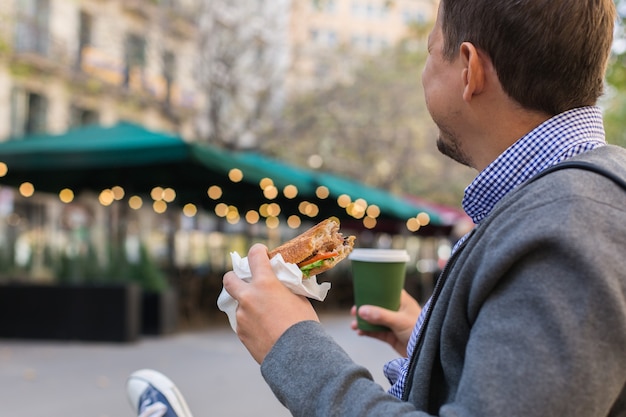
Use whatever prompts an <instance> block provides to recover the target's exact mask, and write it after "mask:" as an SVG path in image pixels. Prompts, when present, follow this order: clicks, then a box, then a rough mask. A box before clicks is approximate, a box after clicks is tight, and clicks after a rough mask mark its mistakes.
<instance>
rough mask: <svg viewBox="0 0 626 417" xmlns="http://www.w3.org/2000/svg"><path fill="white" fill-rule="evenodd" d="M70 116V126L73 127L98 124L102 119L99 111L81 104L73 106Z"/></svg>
mask: <svg viewBox="0 0 626 417" xmlns="http://www.w3.org/2000/svg"><path fill="white" fill-rule="evenodd" d="M70 117H71V120H70V126H72V127H78V126H86V125H91V124H96V123H98V122H99V121H100V120H99V116H98V112H96V111H94V110H89V109H84V108H82V107H79V106H72V110H71V114H70Z"/></svg>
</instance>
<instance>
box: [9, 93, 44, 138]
mask: <svg viewBox="0 0 626 417" xmlns="http://www.w3.org/2000/svg"><path fill="white" fill-rule="evenodd" d="M47 113H48V100H47V99H46V97H44V96H42V95H40V94H37V93H32V92H27V91H24V90H22V89H18V88H15V89H13V91H12V92H11V135H12V136H24V135H30V134H34V133H42V132H45V131H46V122H47Z"/></svg>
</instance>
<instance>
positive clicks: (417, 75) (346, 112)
mask: <svg viewBox="0 0 626 417" xmlns="http://www.w3.org/2000/svg"><path fill="white" fill-rule="evenodd" d="M616 3H617V6H618V9H619V10H620V14H621V15H622V16H623V15H626V3H625V2H622V1H618V2H616ZM437 7H438V1H437V0H317V1H315V0H274V1H271V2H269V1H262V0H261V1H252V0H248V1H232V0H230V1H228V0H3V1H2V7H1V8H0V386H2V387H4V388H6V387H9V386H12V387H16V385H15V384H16V383H18V384H19V386H21V387H22V389H21V391H20V393H21V394H20V395H24V396H25V397H28V396H29V395H35V396H41V395H43V394H42V392H43V391H39V392H38V391H37V390H36V389H39V390H44V391H45V392H48V391H47V390H48V388H46V386H45V385H44V386H39V388H35V385H36V384H37V382H38V375H41V373H40V372H38V371H37V367H41V369H51V370H50V372H52V370H55V372H58V373H64V374H65V373H67V374H68V375H67V377H68V378H71V377H72V375H78V374H74V373H72V369H73V366H72V361H73V357H74V353H71V352H73V349H79V348H80V349H85V350H84V351H81V353H77V354H76V355H78V356H80V355H85V356H84V358H85V361H86V362H87V363H88V362H89V360H90V358H96V357H97V355H99V354H100V353H99V352H100V350H99V348H100V347H102V349H105V350H110V352H112V355H113V356H115V355H116V354H121V353H120V352H130V351H128V350H127V349H137V350H136V352H139V353H137V355H139V357H141V355H142V354H141V352H142V350H141V349H143V348H145V346H146V344H148V345H149V346H151V347H152V346H155V347H154V348H155V349H164V351H169V352H178V350H177V348H175V347H173V346H171V345H167V343H172V342H173V341H177V342H178V341H180V340H183V341H185V340H187V339H186V338H187V337H192V338H193V337H198V339H197V340H202V341H203V342H202V343H204V344H203V345H202V346H204V348H203V350H202V355H207V356H209V357H214V358H218V357H219V354H218V353H219V349H220V346H222V347H223V344H221V343H222V342H219V340H223V338H226V339H227V340H229V343H230V342H231V341H233V340H232V339H235V338H234V335H233V334H232V332H231V331H230V329H226V330H227V331H224V326H227V320H226V317H225V316H224V315H223V314H222V313H221V312H219V311H217V308H216V305H215V301H216V299H217V296H218V294H219V291H220V290H221V278H222V275H223V273H224V272H225V271H227V270H229V269H230V266H231V264H230V256H229V253H230V252H232V251H237V252H239V253H240V254H245V253H246V252H247V248H248V247H249V246H250V245H251V244H252V243H254V242H263V243H265V244H266V245H268V246H270V247H272V246H276V245H278V244H279V243H280V242H282V241H284V240H286V239H288V238H290V237H292V236H294V235H295V234H297V233H299V232H300V231H302V229H303V228H305V227H309V226H311V225H313V224H315V223H317V222H319V221H321V220H323V219H325V218H327V217H331V216H333V217H337V218H338V219H339V220H340V221H341V225H342V229H343V230H344V233H346V234H348V233H349V234H355V235H356V236H357V246H360V247H381V248H392V247H393V248H405V249H407V250H408V251H409V253H410V255H411V262H410V263H409V264H408V266H407V284H406V288H407V290H408V291H409V292H411V293H412V294H413V295H414V296H415V297H417V298H418V299H419V300H422V301H423V300H425V299H426V298H427V297H428V295H429V293H430V291H431V289H432V285H433V282H434V280H435V279H436V277H437V275H438V273H439V272H440V270H441V268H442V267H443V265H444V264H445V262H446V260H447V259H448V257H449V255H450V248H451V246H452V245H453V244H454V242H455V241H456V240H457V239H458V238H459V237H460V236H462V235H463V234H465V233H466V232H467V231H469V230H470V229H471V227H472V223H471V221H470V220H469V219H468V218H467V216H466V215H465V214H464V213H463V211H462V209H461V206H460V202H461V199H462V196H463V190H464V188H465V187H466V186H467V185H468V184H469V182H470V181H471V180H472V178H473V176H474V175H475V172H473V171H472V170H470V169H469V168H466V167H462V166H459V165H458V164H456V163H454V162H453V161H451V160H449V159H447V158H445V157H444V156H442V155H440V154H439V153H438V151H437V150H436V146H435V139H436V129H435V127H434V125H433V123H432V121H431V120H430V118H429V115H428V112H427V110H426V108H425V104H424V101H423V98H422V87H421V69H422V66H423V63H424V60H425V57H426V42H427V36H428V33H429V31H430V29H431V27H432V24H433V22H434V18H435V15H436V11H437ZM618 23H620V24H619V25H618V26H617V28H616V41H615V45H614V53H613V55H612V57H611V61H610V63H609V71H608V76H607V80H606V81H607V82H606V91H605V93H606V94H605V95H604V97H603V99H602V102H601V103H600V104H601V106H602V107H603V109H604V111H605V116H606V117H605V118H606V129H607V137H608V140H609V142H611V143H615V144H619V145H622V146H624V145H625V144H626V129H625V128H624V127H625V126H624V124H625V123H626V122H625V121H626V98H625V97H626V96H625V95H624V94H623V92H624V90H625V89H626V65H625V64H626V62H625V60H626V41H625V40H624V29H623V26H622V25H621V19H620V22H618ZM326 275H327V276H324V277H323V280H325V281H326V280H328V281H330V282H332V285H333V289H332V290H331V292H330V294H329V296H328V299H327V300H326V301H325V302H324V303H316V307H317V308H318V309H319V310H320V312H322V313H323V314H325V315H329V317H331V318H332V319H331V323H334V321H333V320H335V315H336V314H338V315H340V317H344V319H343V320H345V314H347V313H346V312H347V311H348V309H349V307H350V306H351V302H352V293H351V280H350V272H349V264H348V263H345V264H340V265H339V267H338V268H336V269H335V270H333V271H331V272H329V273H327V274H326ZM320 278H321V277H320ZM348 320H349V319H348ZM343 324H345V323H343ZM347 326H348V325H347V324H345V327H342V330H341V331H338V332H337V334H338V335H341V334H342V332H343V331H346V332H348V333H349V329H348V327H347ZM198 335H200V336H198ZM219 335H222V336H219ZM220 337H223V338H222V339H220ZM338 337H341V336H338ZM159 342H162V343H164V345H162V346H163V347H158V346H159ZM234 342H237V341H236V340H234ZM46 343H52V345H46ZM111 343H113V345H111ZM224 343H226V342H224ZM50 346H52V347H50ZM213 348H215V349H216V350H215V352H214V351H213V350H212V349H213ZM47 349H52V350H53V351H54V352H55V353H54V354H50V355H46V354H45V353H44V352H46V351H48V350H47ZM57 349H58V350H57ZM117 349H120V351H118V350H117ZM18 351H19V352H27V353H29V354H31V355H32V357H30V356H24V357H21V356H20V354H18V353H17V352H18ZM356 351H358V349H355V352H356ZM68 352H69V354H68ZM214 353H215V355H213V354H214ZM244 353H245V352H244ZM182 356H186V355H182ZM187 356H189V357H193V355H187ZM35 358H38V359H35ZM42 358H43V359H42ZM46 358H47V359H46ZM133 358H134V356H133ZM196 360H199V359H196ZM364 360H366V359H364ZM31 361H32V362H31ZM58 361H61V362H60V363H59V362H58ZM112 361H113V359H112ZM122 362H124V361H122ZM134 362H135V360H134V359H128V360H126V362H125V364H124V366H123V367H122V368H121V369H119V373H120V375H121V374H126V373H129V372H131V371H132V370H134V367H133V364H134ZM143 362H144V364H143V365H142V366H157V365H158V364H159V363H158V361H156V363H153V364H151V363H150V361H143ZM29 363H31V364H30V365H29ZM55 363H56V365H55V366H57V368H54V367H52V368H47V367H48V366H53V364H55ZM381 363H382V362H381ZM74 368H75V367H74ZM171 368H172V369H179V371H178V373H177V376H179V378H181V379H183V380H184V379H185V378H192V377H191V376H190V375H189V374H191V373H193V369H194V366H193V364H192V363H189V364H187V365H182V364H181V366H180V367H178V366H172V367H171ZM64 370H66V371H64ZM183 370H187V371H184V372H183ZM174 372H176V371H174ZM59 377H60V376H59ZM107 378H108V377H105V378H104V379H99V380H98V381H100V382H99V383H96V385H98V384H100V385H103V384H104V385H107V386H108V384H110V379H107ZM193 380H194V381H198V376H197V375H195V376H194V377H193ZM103 381H104V382H103ZM118 382H119V381H117V382H115V383H116V384H117V383H118ZM207 383H208V382H207ZM28 384H31V385H28ZM87 385H89V384H87ZM255 386H258V387H259V389H261V390H263V389H264V387H263V388H262V387H261V386H262V384H261V383H259V384H255ZM31 389H32V391H29V390H31ZM262 392H263V391H262ZM5 394H6V392H5ZM265 394H267V395H269V397H271V393H268V392H265ZM60 395H61V394H60ZM68 395H71V394H70V393H68ZM12 398H13V397H12ZM15 398H21V397H20V396H16V397H15ZM120 400H121V401H124V400H123V398H120ZM58 401H59V402H63V401H65V400H63V399H59V400H58ZM273 401H274V400H273V398H272V399H271V402H272V403H273ZM18 403H19V402H18ZM2 404H12V405H10V407H12V408H10V409H4V410H3V409H2V408H3V407H6V405H5V406H3V405H2ZM17 407H18V405H16V402H12V403H10V402H8V401H0V412H1V414H2V415H7V416H12V415H39V414H37V412H36V411H35V409H32V410H31V411H28V408H25V409H26V410H27V411H26V412H28V413H31V414H24V413H22V414H18V413H17ZM24 407H26V405H24ZM51 407H52V408H50V409H49V412H48V413H47V414H48V415H50V414H52V415H65V416H67V415H69V414H67V412H68V411H67V410H66V409H64V410H63V411H62V412H61V411H59V412H58V413H57V412H55V411H54V410H55V409H54V406H51ZM85 407H86V405H85ZM96 408H97V407H96ZM59 410H60V409H59ZM79 411H81V412H83V414H82V415H95V416H102V415H112V414H107V412H105V411H102V412H100V413H99V411H98V410H97V409H93V410H92V409H88V408H85V409H82V408H80V407H79ZM257 411H258V410H257ZM59 413H60V414H59ZM250 414H252V411H251V412H250ZM257 414H258V413H257ZM261 414H262V413H261ZM129 415H131V414H129ZM222 415H225V414H222ZM236 415H246V414H245V413H243V412H239V413H238V414H236ZM268 415H276V414H272V413H269V414H268Z"/></svg>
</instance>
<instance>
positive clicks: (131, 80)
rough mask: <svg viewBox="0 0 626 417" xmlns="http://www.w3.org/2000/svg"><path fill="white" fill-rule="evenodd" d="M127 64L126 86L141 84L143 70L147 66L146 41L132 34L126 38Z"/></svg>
mask: <svg viewBox="0 0 626 417" xmlns="http://www.w3.org/2000/svg"><path fill="white" fill-rule="evenodd" d="M124 49H125V50H124V52H125V62H126V77H125V80H124V85H125V86H129V85H131V86H132V85H133V84H135V83H138V84H139V85H140V84H141V82H142V80H141V78H142V76H143V68H144V66H145V64H146V40H145V39H144V38H142V37H141V36H138V35H135V34H130V35H128V36H127V37H126V44H125V48H124Z"/></svg>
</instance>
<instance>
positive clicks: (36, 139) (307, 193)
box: [0, 123, 449, 228]
mask: <svg viewBox="0 0 626 417" xmlns="http://www.w3.org/2000/svg"><path fill="white" fill-rule="evenodd" d="M0 161H2V162H4V163H6V164H7V166H8V174H7V175H6V176H5V177H2V178H0V184H4V185H9V186H15V187H17V186H19V185H20V184H21V183H23V182H26V181H28V182H31V183H32V184H33V185H34V187H35V190H37V191H44V192H51V193H58V192H59V191H60V190H62V189H64V188H70V189H72V190H73V191H74V192H75V193H79V192H81V191H85V190H91V191H94V192H100V191H102V190H103V189H106V188H111V187H113V186H121V187H123V188H124V190H125V191H126V196H127V197H129V196H130V195H133V194H137V195H142V196H147V195H149V193H150V191H151V190H152V188H153V187H156V186H160V187H163V188H166V187H171V188H173V189H174V190H175V191H176V194H177V198H176V203H177V204H179V205H184V204H186V203H194V204H196V205H198V206H200V207H203V208H205V209H207V210H214V208H215V205H216V204H218V203H225V204H227V205H232V206H235V207H237V209H238V210H239V213H242V214H243V213H245V212H247V211H248V210H259V207H260V206H261V204H264V203H271V202H275V203H277V204H279V205H280V207H281V216H282V217H286V216H289V215H292V214H293V215H299V216H300V217H302V218H306V216H304V215H303V214H302V213H300V206H301V203H302V202H303V201H306V202H309V203H313V204H315V205H316V206H317V207H318V208H319V213H318V214H317V216H315V217H314V218H312V219H311V220H313V221H316V220H321V219H323V218H326V217H330V216H337V217H338V218H340V219H341V220H342V221H343V220H348V221H352V220H354V221H355V223H358V222H360V220H359V219H354V218H353V217H352V216H350V215H349V214H348V213H347V212H346V209H345V208H342V207H340V206H339V205H338V203H337V198H338V197H339V196H341V195H347V196H349V197H350V199H351V200H352V201H355V200H357V199H363V200H364V201H365V202H367V205H368V206H372V205H375V206H377V207H378V208H379V209H380V215H379V217H378V221H379V223H380V225H381V227H382V225H384V224H387V225H388V224H390V223H393V224H395V225H396V226H398V227H400V226H402V227H404V224H405V222H406V221H407V220H408V219H409V218H412V217H416V216H417V215H418V214H419V213H426V214H428V216H429V217H430V225H429V227H430V228H436V227H448V226H449V225H447V224H444V223H443V221H442V219H441V218H440V216H439V215H438V213H437V212H436V211H434V210H433V209H432V208H431V207H426V206H420V205H419V204H415V203H413V202H411V201H408V200H406V199H403V198H400V197H398V196H396V195H394V194H391V193H389V192H386V191H385V190H381V189H377V188H373V187H368V186H366V185H364V184H361V183H359V182H356V181H353V180H349V179H346V178H342V177H339V176H335V175H331V174H329V173H323V172H316V171H311V170H307V169H304V168H300V167H296V166H293V165H289V164H287V163H284V162H281V161H278V160H274V159H271V158H268V157H266V156H264V155H261V154H259V153H255V152H231V151H226V150H223V149H220V148H216V147H213V146H209V145H206V144H199V143H188V142H185V141H184V140H183V139H181V138H180V137H178V136H175V135H171V134H167V133H162V132H155V131H151V130H147V129H145V128H143V127H141V126H138V125H134V124H130V123H119V124H117V125H115V126H112V127H102V126H87V127H84V128H79V129H73V130H70V131H68V132H67V133H64V134H61V135H33V136H28V137H24V138H19V139H13V140H10V141H7V142H3V143H0ZM235 168H236V169H239V170H240V171H241V172H242V173H243V178H242V179H241V181H239V182H233V181H232V180H231V179H230V178H229V173H230V172H231V170H232V169H235ZM264 178H270V179H271V180H272V181H273V184H274V186H275V187H276V188H277V189H278V191H279V193H278V196H277V197H276V198H272V199H268V198H267V197H266V196H265V195H264V194H263V190H262V189H261V186H260V181H261V180H262V179H264ZM288 185H292V186H295V189H297V196H295V197H293V198H288V197H287V196H285V194H284V193H283V190H284V188H285V187H286V186H288ZM211 186H218V187H220V188H221V189H222V196H221V197H220V198H219V199H218V200H214V199H211V198H210V197H209V196H208V195H207V189H208V188H209V187H211ZM319 186H324V187H326V188H327V189H328V191H329V196H328V197H327V198H320V197H318V195H317V194H316V190H317V189H318V187H319ZM242 217H243V215H242Z"/></svg>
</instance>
